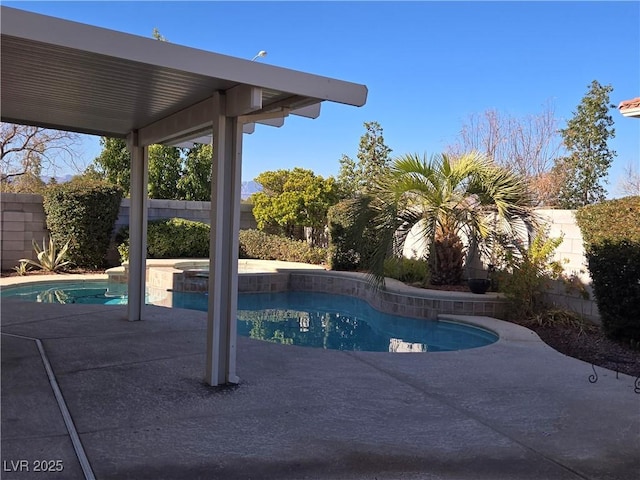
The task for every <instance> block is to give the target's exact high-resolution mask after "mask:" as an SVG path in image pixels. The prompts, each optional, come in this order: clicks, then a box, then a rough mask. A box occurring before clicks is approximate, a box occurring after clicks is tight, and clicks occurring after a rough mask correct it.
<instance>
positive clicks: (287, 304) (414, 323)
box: [0, 281, 498, 352]
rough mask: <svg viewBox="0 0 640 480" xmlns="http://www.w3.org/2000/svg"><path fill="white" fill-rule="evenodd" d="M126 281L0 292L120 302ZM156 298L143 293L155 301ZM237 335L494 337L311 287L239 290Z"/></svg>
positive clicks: (400, 347)
mask: <svg viewBox="0 0 640 480" xmlns="http://www.w3.org/2000/svg"><path fill="white" fill-rule="evenodd" d="M126 287H127V286H126V285H123V284H114V283H108V282H105V281H101V282H96V281H92V282H89V281H87V282H79V283H63V282H49V283H40V284H30V285H24V286H19V287H7V288H4V289H3V290H2V291H1V292H0V296H2V297H13V298H20V299H22V300H25V301H32V302H43V303H64V304H70V303H81V304H88V303H90V304H105V305H123V304H126V303H127V297H126ZM172 296H173V298H172V305H173V307H176V308H186V309H190V310H199V311H206V310H207V303H208V297H207V295H206V294H202V293H178V292H173V293H172ZM157 300H158V298H147V303H154V302H155V301H157ZM238 334H239V335H242V336H246V337H250V338H254V339H259V340H266V341H270V342H275V343H280V344H287V345H299V346H306V347H315V348H324V349H331V350H343V351H373V352H436V351H453V350H465V349H470V348H477V347H482V346H485V345H489V344H491V343H494V342H495V341H497V340H498V336H497V335H496V334H494V333H493V332H490V331H488V330H485V329H482V328H479V327H475V326H471V325H467V324H461V323H457V322H449V321H436V320H422V319H413V318H407V317H401V316H397V315H390V314H387V313H382V312H379V311H378V310H375V309H374V308H373V307H371V306H370V305H369V304H368V303H367V302H365V301H364V300H361V299H358V298H355V297H349V296H344V295H333V294H326V293H315V292H281V293H241V294H239V295H238Z"/></svg>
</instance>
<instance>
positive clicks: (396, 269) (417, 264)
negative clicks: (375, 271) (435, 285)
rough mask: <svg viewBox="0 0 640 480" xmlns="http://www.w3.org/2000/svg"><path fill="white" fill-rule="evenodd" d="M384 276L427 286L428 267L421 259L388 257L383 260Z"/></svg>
mask: <svg viewBox="0 0 640 480" xmlns="http://www.w3.org/2000/svg"><path fill="white" fill-rule="evenodd" d="M384 276H385V277H389V278H395V279H396V280H400V281H401V282H405V283H409V284H419V285H421V286H427V285H428V284H429V267H428V265H427V261H426V260H423V259H418V258H405V257H401V258H396V257H390V258H387V259H386V260H385V261H384Z"/></svg>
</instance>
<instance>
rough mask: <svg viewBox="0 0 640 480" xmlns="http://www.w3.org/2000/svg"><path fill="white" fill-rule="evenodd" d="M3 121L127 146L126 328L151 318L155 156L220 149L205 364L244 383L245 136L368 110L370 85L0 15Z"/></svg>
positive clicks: (216, 380) (211, 378)
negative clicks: (348, 109) (325, 108)
mask: <svg viewBox="0 0 640 480" xmlns="http://www.w3.org/2000/svg"><path fill="white" fill-rule="evenodd" d="M0 8H1V11H0V15H1V17H0V20H1V29H0V49H1V51H0V53H1V55H0V60H1V70H0V80H1V102H2V103H1V109H0V114H1V117H2V121H4V122H12V123H19V124H24V125H34V126H40V127H46V128H55V129H60V130H67V131H73V132H79V133H90V134H94V135H101V136H107V137H116V138H126V139H127V141H128V145H129V148H130V150H131V210H130V219H129V222H130V244H131V245H130V253H129V256H130V260H129V306H128V318H129V320H132V321H135V320H142V319H144V317H145V307H144V298H145V297H144V293H145V286H146V285H145V283H146V280H145V276H146V275H145V272H146V259H145V256H146V255H144V254H143V253H146V224H147V197H148V195H147V176H148V158H147V147H148V146H149V145H152V144H155V143H163V144H172V145H176V144H184V142H189V141H194V140H200V141H202V140H203V139H205V138H211V139H212V140H211V141H213V142H214V143H215V148H214V149H213V150H214V157H213V161H212V196H211V227H212V228H211V249H210V263H211V265H210V274H209V307H208V327H207V362H206V368H205V380H206V381H207V382H208V383H209V384H211V385H221V384H225V383H237V382H238V380H239V379H238V377H237V375H236V367H235V359H236V310H237V275H238V271H237V268H238V267H237V265H238V263H237V252H238V230H239V219H240V184H241V168H242V134H243V132H247V133H250V132H252V131H253V124H254V123H264V124H267V125H275V126H280V125H282V123H283V120H284V118H285V117H287V116H288V115H289V114H297V115H301V116H305V117H310V118H316V117H317V116H318V115H319V114H320V103H321V102H323V101H331V102H337V103H343V104H346V105H353V106H362V105H364V103H365V102H366V98H367V88H366V87H365V86H364V85H359V84H355V83H350V82H345V81H341V80H337V79H333V78H327V77H322V76H317V75H311V74H308V73H304V72H298V71H294V70H289V69H284V68H279V67H274V66H271V65H265V64H261V63H257V62H252V61H250V60H244V59H239V58H234V57H229V56H226V55H220V54H216V53H212V52H207V51H203V50H198V49H194V48H189V47H184V46H180V45H175V44H171V43H166V42H159V41H157V40H154V39H150V38H143V37H138V36H134V35H130V34H126V33H122V32H116V31H113V30H108V29H104V28H99V27H94V26H90V25H85V24H81V23H76V22H70V21H67V20H62V19H58V18H54V17H48V16H43V15H39V14H34V13H30V12H25V11H22V10H18V9H14V8H9V7H4V6H3V7H0Z"/></svg>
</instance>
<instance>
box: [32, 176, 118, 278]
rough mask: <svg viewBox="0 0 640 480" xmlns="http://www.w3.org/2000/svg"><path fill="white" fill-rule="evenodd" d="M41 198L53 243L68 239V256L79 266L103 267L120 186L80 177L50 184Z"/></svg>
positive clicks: (114, 219)
mask: <svg viewBox="0 0 640 480" xmlns="http://www.w3.org/2000/svg"><path fill="white" fill-rule="evenodd" d="M43 197H44V211H45V214H46V222H47V228H48V229H49V232H50V234H51V238H52V239H53V241H54V242H55V244H56V245H58V246H62V245H64V244H65V243H66V242H67V241H69V251H68V258H69V260H70V261H71V262H72V263H73V264H75V265H76V266H78V267H82V268H100V267H103V266H104V264H105V257H106V254H107V249H108V248H109V240H110V238H111V233H112V232H113V226H114V224H115V221H116V218H117V217H118V209H119V208H120V201H121V199H122V189H121V188H120V187H118V186H115V185H112V184H109V183H106V182H101V181H95V180H87V179H82V180H74V181H71V182H67V183H61V184H58V185H52V186H49V187H47V189H46V190H45V192H44V194H43Z"/></svg>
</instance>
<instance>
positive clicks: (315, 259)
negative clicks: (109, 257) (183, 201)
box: [116, 218, 327, 264]
mask: <svg viewBox="0 0 640 480" xmlns="http://www.w3.org/2000/svg"><path fill="white" fill-rule="evenodd" d="M209 235H210V227H209V225H207V224H206V223H202V222H194V221H191V220H185V219H182V218H169V219H162V220H152V221H150V222H149V223H148V225H147V258H208V257H209ZM239 238H240V252H239V257H240V258H255V259H260V260H282V261H287V262H303V263H312V264H322V263H324V262H325V261H326V258H327V251H326V249H324V248H315V247H311V246H310V245H309V244H307V243H306V242H303V241H297V240H291V239H289V238H286V237H281V236H279V235H271V234H268V233H264V232H261V231H258V230H240V235H239ZM116 242H117V243H118V244H119V245H118V251H119V252H120V257H121V259H122V261H125V260H128V258H129V229H128V227H123V228H122V229H120V232H118V234H117V235H116Z"/></svg>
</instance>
